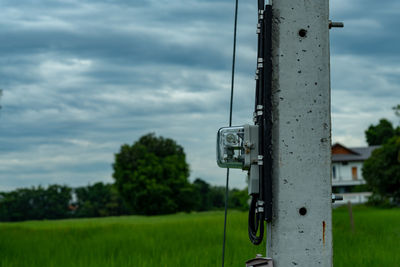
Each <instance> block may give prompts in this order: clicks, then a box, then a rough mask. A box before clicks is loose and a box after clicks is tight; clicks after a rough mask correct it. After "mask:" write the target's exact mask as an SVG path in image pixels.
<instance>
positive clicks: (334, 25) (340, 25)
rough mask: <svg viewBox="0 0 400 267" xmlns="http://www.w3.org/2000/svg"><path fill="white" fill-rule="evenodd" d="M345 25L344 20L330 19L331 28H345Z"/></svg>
mask: <svg viewBox="0 0 400 267" xmlns="http://www.w3.org/2000/svg"><path fill="white" fill-rule="evenodd" d="M343 27H344V24H343V22H337V21H332V20H329V29H332V28H343Z"/></svg>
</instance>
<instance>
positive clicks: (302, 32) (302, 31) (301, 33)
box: [299, 29, 307, 37]
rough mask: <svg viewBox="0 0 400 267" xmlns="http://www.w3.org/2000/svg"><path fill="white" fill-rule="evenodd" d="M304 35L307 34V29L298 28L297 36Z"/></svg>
mask: <svg viewBox="0 0 400 267" xmlns="http://www.w3.org/2000/svg"><path fill="white" fill-rule="evenodd" d="M306 35H307V30H305V29H300V30H299V36H300V37H306Z"/></svg>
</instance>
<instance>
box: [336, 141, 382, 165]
mask: <svg viewBox="0 0 400 267" xmlns="http://www.w3.org/2000/svg"><path fill="white" fill-rule="evenodd" d="M379 147H380V146H367V147H345V146H343V145H341V144H339V143H336V144H334V145H333V146H332V162H342V161H364V160H366V159H367V158H369V157H370V156H371V153H372V151H374V150H375V149H377V148H379Z"/></svg>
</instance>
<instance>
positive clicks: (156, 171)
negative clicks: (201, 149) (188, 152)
mask: <svg viewBox="0 0 400 267" xmlns="http://www.w3.org/2000/svg"><path fill="white" fill-rule="evenodd" d="M113 169H114V173H113V177H114V179H115V184H116V187H117V189H118V191H119V193H120V195H121V197H122V198H123V199H124V200H125V202H126V204H127V205H128V206H129V207H130V208H131V210H132V211H133V212H135V213H139V214H147V215H152V214H166V213H173V212H177V211H183V210H190V209H191V207H190V208H189V206H190V197H189V198H188V196H187V195H188V194H190V193H191V191H190V190H191V188H190V184H189V182H188V177H189V165H188V164H187V163H186V156H185V153H184V151H183V148H182V147H181V146H180V145H178V144H177V143H176V142H175V141H174V140H172V139H169V138H163V137H156V136H155V135H154V134H147V135H144V136H142V137H141V138H140V139H139V140H138V141H137V142H135V143H134V144H133V145H127V144H125V145H122V146H121V149H120V151H119V153H117V154H115V162H114V164H113ZM188 201H189V202H188Z"/></svg>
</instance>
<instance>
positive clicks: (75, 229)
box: [0, 206, 400, 267]
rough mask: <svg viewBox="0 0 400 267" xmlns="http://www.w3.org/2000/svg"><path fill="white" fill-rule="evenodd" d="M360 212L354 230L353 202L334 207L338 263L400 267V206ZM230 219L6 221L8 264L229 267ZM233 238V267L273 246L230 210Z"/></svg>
mask: <svg viewBox="0 0 400 267" xmlns="http://www.w3.org/2000/svg"><path fill="white" fill-rule="evenodd" d="M353 217H354V224H355V232H354V233H353V232H352V231H351V226H350V221H349V215H348V211H347V207H346V206H345V207H343V208H338V209H335V210H333V222H332V223H333V225H332V228H333V252H334V253H333V254H334V266H335V267H348V266H349V267H350V266H357V267H367V266H368V267H370V266H390V267H394V266H399V263H400V253H398V250H399V233H400V224H399V221H400V209H389V210H387V209H376V208H370V207H368V208H366V207H363V206H353ZM223 220H224V214H223V212H220V211H218V212H201V213H195V214H176V215H168V216H153V217H144V216H129V217H128V216H124V217H109V218H96V219H72V220H60V221H41V222H36V221H34V222H23V223H0V266H1V267H12V266H29V267H38V266H40V267H48V266H57V267H70V266H76V267H102V266H118V267H124V266H138V267H146V266H163V267H169V266H174V267H175V266H221V240H222V235H223V232H222V224H223ZM328 226H329V225H328ZM321 228H322V227H321ZM227 235H228V236H227V244H226V255H225V266H232V267H236V266H238V267H242V266H244V265H245V264H244V262H245V261H246V260H248V259H250V258H253V257H254V256H255V255H256V254H258V253H260V254H264V255H265V243H263V244H261V245H260V246H254V245H252V244H251V243H250V242H249V240H248V236H247V212H237V211H229V212H228V228H227ZM326 248H327V249H328V247H326ZM177 252H179V253H177Z"/></svg>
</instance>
